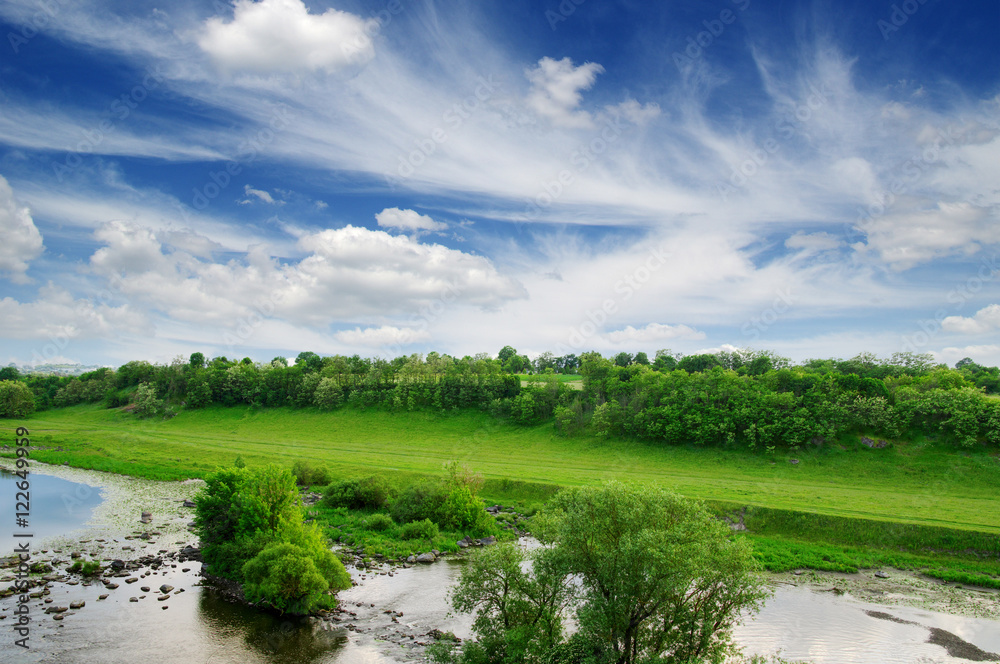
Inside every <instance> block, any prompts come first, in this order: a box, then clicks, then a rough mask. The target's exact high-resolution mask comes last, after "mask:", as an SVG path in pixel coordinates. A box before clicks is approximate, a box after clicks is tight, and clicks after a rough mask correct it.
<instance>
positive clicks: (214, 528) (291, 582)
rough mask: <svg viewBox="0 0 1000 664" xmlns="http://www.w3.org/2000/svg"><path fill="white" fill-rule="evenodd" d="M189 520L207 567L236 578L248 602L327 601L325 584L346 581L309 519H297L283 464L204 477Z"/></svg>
mask: <svg viewBox="0 0 1000 664" xmlns="http://www.w3.org/2000/svg"><path fill="white" fill-rule="evenodd" d="M205 482H206V484H205V488H204V489H203V490H202V492H201V494H200V496H199V498H198V500H197V501H196V507H195V527H196V530H197V532H198V534H199V537H200V538H201V542H202V556H203V558H204V561H205V564H206V566H207V568H208V571H209V572H210V573H212V574H216V575H219V576H223V577H226V578H228V579H231V580H233V581H237V582H239V583H241V584H243V590H244V594H245V595H246V597H247V599H248V600H249V601H251V602H263V603H265V604H267V605H269V606H271V607H273V608H275V609H278V610H279V611H282V612H292V613H308V612H310V611H313V610H315V609H318V608H328V607H330V606H332V605H333V602H334V599H333V597H332V595H330V594H328V593H327V591H336V590H341V589H344V588H347V587H350V577H349V576H348V574H347V572H346V571H345V570H344V566H343V564H342V563H341V562H340V561H339V560H338V559H337V558H336V556H334V555H333V553H332V552H331V551H330V550H329V547H328V546H327V545H326V540H325V537H324V536H323V535H322V534H321V533H320V531H319V529H318V528H317V527H316V525H315V524H310V525H308V526H307V525H305V524H303V522H302V509H301V504H300V501H299V497H298V490H297V489H296V486H295V479H294V477H293V476H292V474H291V473H290V472H289V471H288V469H286V468H281V467H279V466H274V465H271V466H265V467H263V468H257V469H248V468H245V467H243V468H237V467H233V468H224V469H221V470H218V471H216V472H214V473H212V474H210V475H209V476H208V477H206V478H205Z"/></svg>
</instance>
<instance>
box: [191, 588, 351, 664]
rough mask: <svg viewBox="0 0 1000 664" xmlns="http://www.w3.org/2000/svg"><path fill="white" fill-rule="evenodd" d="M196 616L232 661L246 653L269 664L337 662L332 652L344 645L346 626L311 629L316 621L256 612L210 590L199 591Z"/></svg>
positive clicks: (241, 657) (212, 639)
mask: <svg viewBox="0 0 1000 664" xmlns="http://www.w3.org/2000/svg"><path fill="white" fill-rule="evenodd" d="M198 619H199V621H200V622H201V624H202V625H203V627H204V630H203V631H204V634H205V635H206V636H207V637H208V640H210V641H212V642H213V644H214V645H215V646H224V647H225V650H226V651H227V652H228V653H230V654H231V655H233V656H234V658H233V659H232V660H231V661H234V662H243V661H248V656H256V657H257V658H259V659H260V660H261V661H266V662H270V663H272V664H299V663H301V664H312V663H313V662H329V661H336V659H333V658H334V657H335V655H336V652H334V651H336V650H339V649H340V648H341V647H343V646H344V645H346V644H347V630H345V629H323V628H314V627H313V623H314V622H315V621H310V620H309V619H306V618H298V617H293V616H280V615H277V614H273V613H266V612H262V611H256V610H254V609H252V608H250V607H247V606H244V605H242V604H236V603H233V602H228V601H226V600H225V599H223V598H222V597H221V596H220V595H219V594H218V593H215V592H210V591H209V592H202V593H201V597H200V598H199V602H198ZM213 661H229V660H213Z"/></svg>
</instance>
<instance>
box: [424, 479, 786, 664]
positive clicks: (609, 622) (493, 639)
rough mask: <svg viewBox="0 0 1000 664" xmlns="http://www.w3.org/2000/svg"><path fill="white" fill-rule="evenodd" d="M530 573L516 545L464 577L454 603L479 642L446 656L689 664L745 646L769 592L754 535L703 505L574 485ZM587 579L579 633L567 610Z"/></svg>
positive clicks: (550, 515)
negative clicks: (751, 619) (568, 630)
mask: <svg viewBox="0 0 1000 664" xmlns="http://www.w3.org/2000/svg"><path fill="white" fill-rule="evenodd" d="M535 525H536V533H537V534H538V535H539V537H540V539H542V540H543V541H544V542H546V543H548V544H549V545H550V546H549V547H547V548H543V549H539V550H538V552H537V553H535V554H534V560H533V565H532V568H531V573H528V572H526V571H525V569H524V565H523V564H522V563H524V562H525V554H524V552H523V551H522V550H520V549H519V548H518V547H517V546H516V545H498V546H496V547H493V548H492V550H488V551H485V552H483V553H481V554H480V555H479V556H477V557H476V558H474V559H473V561H471V562H470V564H469V565H468V566H467V567H466V568H465V569H464V570H463V572H462V576H461V578H460V581H459V584H458V587H457V589H456V591H455V592H454V594H453V596H452V604H453V606H454V607H455V609H456V610H459V611H465V612H469V611H474V612H475V613H476V616H475V620H474V622H473V629H474V631H475V633H476V636H477V638H478V643H475V644H469V645H467V646H466V647H465V648H464V649H463V650H462V651H461V653H460V654H457V653H456V652H455V651H452V652H450V653H448V654H442V655H439V656H438V658H439V661H449V659H450V660H451V661H462V662H466V663H470V662H489V663H497V664H501V663H504V664H505V663H507V662H526V661H530V662H581V663H582V662H592V663H601V664H604V663H608V664H610V663H611V662H615V663H617V664H638V663H640V662H658V663H663V664H667V663H669V664H689V663H691V662H719V661H722V659H723V658H724V657H725V656H727V655H729V654H731V653H732V652H733V650H734V646H733V644H732V628H733V626H734V625H735V624H736V623H737V621H739V620H740V619H741V617H742V616H743V615H746V614H747V613H753V612H754V611H756V610H757V609H758V608H759V607H760V606H761V605H762V603H763V600H764V598H765V597H766V596H767V595H768V591H766V590H765V587H764V582H763V579H762V578H761V577H760V575H759V573H758V569H759V567H758V565H757V563H756V562H755V561H754V560H753V557H752V555H751V550H750V547H749V545H748V543H747V541H746V540H745V539H744V538H733V537H732V536H731V533H730V532H729V529H728V528H727V527H726V526H725V525H724V524H722V523H720V522H719V521H718V520H716V519H714V518H713V517H712V516H711V515H710V514H709V513H708V511H707V510H705V508H704V507H703V506H701V505H700V504H697V503H693V502H689V501H687V500H684V499H682V498H680V497H679V496H678V495H676V494H673V493H670V492H667V491H664V490H662V489H657V488H653V487H637V486H630V485H624V484H619V483H615V482H610V483H607V484H605V485H604V486H603V487H600V488H591V487H588V488H581V489H572V490H566V491H563V492H561V493H560V494H558V495H557V496H556V497H555V499H554V500H553V503H552V506H551V509H550V510H548V511H547V512H546V514H544V515H543V516H541V517H539V518H538V519H537V521H536V524H535ZM571 579H575V580H577V581H578V583H579V591H578V592H579V598H578V599H579V601H578V602H576V604H575V622H576V624H577V627H578V629H577V633H576V634H575V635H574V636H573V637H572V638H570V639H569V640H565V639H564V638H563V635H562V620H563V614H564V612H565V611H566V610H567V609H568V607H569V606H570V599H571V598H572V594H571V588H573V586H574V584H573V583H571V581H570V580H571Z"/></svg>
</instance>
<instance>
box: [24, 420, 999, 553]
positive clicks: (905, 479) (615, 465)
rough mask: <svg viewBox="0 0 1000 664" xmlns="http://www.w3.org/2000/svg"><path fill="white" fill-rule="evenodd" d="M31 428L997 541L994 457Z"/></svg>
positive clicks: (133, 471)
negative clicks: (645, 496)
mask: <svg viewBox="0 0 1000 664" xmlns="http://www.w3.org/2000/svg"><path fill="white" fill-rule="evenodd" d="M27 424H28V425H29V428H30V430H31V439H32V442H33V444H35V445H42V446H45V447H48V448H54V447H58V448H60V450H54V449H48V450H44V451H42V450H39V451H35V452H33V453H32V457H33V458H35V459H37V460H39V461H45V462H49V463H63V462H69V463H70V464H71V465H74V466H80V467H85V468H94V469H97V470H107V471H111V472H118V473H123V474H128V475H138V476H143V477H150V478H153V479H183V478H187V477H202V476H204V475H205V474H206V473H208V472H210V471H211V470H213V469H215V468H216V467H217V466H220V465H229V464H231V463H232V462H233V460H234V459H235V457H236V455H237V454H239V455H242V456H243V458H244V459H245V460H246V462H247V463H248V464H251V465H255V464H264V463H279V464H282V465H286V466H291V465H292V463H293V462H294V461H296V460H299V459H302V460H305V461H308V462H310V463H312V464H313V465H314V466H316V465H325V466H327V467H328V468H329V469H330V470H331V472H332V474H333V476H334V478H344V477H352V476H362V475H369V474H371V473H373V472H383V473H386V474H388V475H390V476H393V475H395V476H400V479H403V480H405V479H406V478H407V477H412V476H416V475H424V474H440V473H442V467H443V464H444V463H446V462H448V461H451V460H458V461H460V462H462V463H464V464H465V465H467V466H469V467H471V468H473V469H475V470H477V471H479V472H481V473H483V474H484V476H485V477H486V478H487V480H488V484H487V487H486V489H485V490H484V492H483V494H484V496H486V497H488V498H490V499H494V500H497V501H500V500H516V499H521V498H523V500H524V502H531V501H534V502H538V501H539V500H544V498H545V497H546V495H548V494H549V493H550V492H551V491H552V489H551V485H557V486H573V485H582V484H595V483H600V482H602V481H604V480H607V479H613V478H617V479H622V480H636V481H645V482H654V483H657V484H659V485H662V486H667V487H670V488H672V489H674V490H676V491H678V492H679V493H681V494H684V495H686V496H689V497H693V498H699V499H706V500H719V501H726V502H731V503H736V504H740V505H754V506H761V507H771V508H776V509H785V510H793V511H796V512H808V513H815V514H825V515H829V516H841V517H852V518H862V519H871V520H878V521H892V522H899V523H910V524H918V525H927V526H941V527H947V528H956V529H965V530H976V531H980V532H989V533H1000V499H998V496H997V490H996V488H997V487H998V486H1000V459H998V458H996V457H994V456H991V455H990V454H987V453H985V452H977V453H960V452H957V451H954V450H942V449H939V448H937V447H935V446H934V445H933V444H931V443H923V444H920V445H917V444H913V445H906V444H903V443H898V444H896V445H894V446H891V447H889V448H885V449H882V450H870V449H867V448H861V447H860V446H857V447H858V449H849V450H842V449H823V450H801V451H798V452H794V453H793V455H794V457H795V458H797V459H799V460H800V463H799V464H797V465H792V464H790V463H789V460H788V458H789V456H792V455H789V454H778V455H775V456H771V455H766V454H751V453H749V452H746V451H742V450H724V449H714V448H713V449H697V448H685V447H665V446H654V445H651V444H645V443H640V442H632V441H609V440H603V439H599V438H594V437H589V436H577V437H572V438H563V437H560V436H558V435H556V434H555V432H554V431H553V428H552V425H551V424H541V425H538V426H533V427H521V426H516V425H507V424H501V423H497V422H496V421H494V420H493V419H492V418H491V417H490V416H489V415H487V414H485V413H479V412H460V413H457V414H448V415H439V414H434V413H426V412H415V413H389V412H383V411H367V412H366V411H358V410H352V409H342V410H338V411H334V412H332V413H321V412H318V411H315V410H311V409H306V410H291V409H274V410H254V409H252V408H246V407H238V408H222V407H212V408H206V409H204V410H197V411H187V412H181V413H180V414H179V415H177V416H176V417H174V418H172V419H169V420H145V421H140V420H136V419H135V418H134V417H133V416H131V415H128V414H126V413H121V412H119V411H114V410H105V409H101V408H99V407H95V406H75V407H72V408H65V409H61V410H53V411H45V412H41V413H36V414H35V415H34V416H32V418H31V419H30V420H28V421H27ZM8 455H9V454H8ZM509 478H517V480H519V481H520V483H511V480H510V479H509ZM504 480H507V483H506V484H504V483H503V482H504ZM536 484H543V485H550V488H547V489H546V488H542V489H539V488H537V487H535V486H534V485H536ZM520 494H525V495H523V496H521V495H520ZM528 494H531V495H528Z"/></svg>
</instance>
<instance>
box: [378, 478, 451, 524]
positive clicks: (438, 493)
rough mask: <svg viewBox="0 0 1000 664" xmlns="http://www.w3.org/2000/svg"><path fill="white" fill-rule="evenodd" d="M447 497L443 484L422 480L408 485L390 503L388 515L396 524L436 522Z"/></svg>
mask: <svg viewBox="0 0 1000 664" xmlns="http://www.w3.org/2000/svg"><path fill="white" fill-rule="evenodd" d="M447 497H448V490H447V487H446V486H445V484H444V483H442V482H441V481H435V480H429V479H428V480H422V481H418V482H414V483H413V484H410V485H409V486H407V487H406V488H404V489H403V490H402V491H400V492H399V495H398V496H396V498H395V499H394V500H393V501H392V505H391V506H390V508H389V509H390V513H391V514H392V518H393V520H395V521H396V523H409V522H411V521H419V520H422V519H429V520H432V521H434V520H436V519H438V518H439V514H440V512H441V507H442V506H443V505H444V501H445V500H446V499H447Z"/></svg>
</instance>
